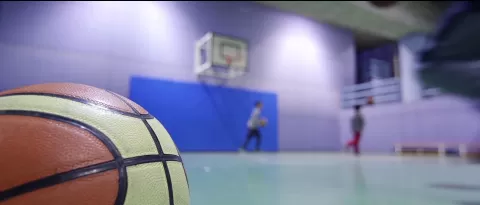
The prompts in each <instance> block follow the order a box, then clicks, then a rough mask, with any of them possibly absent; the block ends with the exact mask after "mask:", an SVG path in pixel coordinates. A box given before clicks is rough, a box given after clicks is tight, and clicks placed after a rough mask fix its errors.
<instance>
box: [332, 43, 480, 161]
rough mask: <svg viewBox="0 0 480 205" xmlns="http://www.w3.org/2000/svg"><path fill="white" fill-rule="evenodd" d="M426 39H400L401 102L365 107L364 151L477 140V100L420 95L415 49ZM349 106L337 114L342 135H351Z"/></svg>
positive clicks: (344, 138)
mask: <svg viewBox="0 0 480 205" xmlns="http://www.w3.org/2000/svg"><path fill="white" fill-rule="evenodd" d="M426 43H427V39H426V38H424V37H423V36H420V35H412V36H407V37H405V38H404V39H402V40H401V41H400V42H399V64H400V69H401V71H400V74H401V83H402V98H403V100H404V102H403V103H398V104H386V105H376V106H374V107H366V108H365V109H364V110H363V112H364V114H365V118H366V128H365V131H364V133H363V140H362V148H363V149H364V151H372V152H392V151H393V145H394V144H395V143H400V142H407V143H432V142H445V143H479V142H480V129H479V128H480V127H479V125H478V122H479V120H480V114H479V112H478V111H479V109H478V108H480V107H479V106H478V105H477V104H476V103H474V102H471V101H467V100H465V99H461V98H457V97H452V96H440V97H435V98H431V99H422V97H421V83H420V82H419V81H418V79H417V75H416V72H417V71H418V68H419V66H420V64H419V63H418V62H417V55H416V53H417V52H418V51H420V50H421V49H422V48H423V47H424V46H425V45H426ZM352 113H353V111H352V110H344V111H342V112H341V114H340V121H341V139H342V142H343V143H345V142H346V141H347V140H348V139H350V138H351V133H350V117H351V116H352Z"/></svg>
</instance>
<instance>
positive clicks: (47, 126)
mask: <svg viewBox="0 0 480 205" xmlns="http://www.w3.org/2000/svg"><path fill="white" fill-rule="evenodd" d="M111 160H113V155H112V154H111V153H110V151H109V150H108V148H107V147H106V146H105V145H104V144H103V143H102V142H101V141H100V140H99V139H98V138H97V137H95V136H94V135H93V134H91V133H90V132H88V131H87V130H85V129H82V128H79V127H77V126H74V125H70V124H67V123H65V122H59V121H55V120H50V119H45V118H40V117H31V116H13V115H0V164H1V165H5V166H2V168H0V176H1V180H0V192H1V191H5V190H7V189H10V188H13V187H15V186H19V185H21V184H24V183H27V182H30V181H33V180H36V179H40V178H44V177H47V176H51V175H55V174H58V173H62V172H67V171H70V170H73V169H77V168H82V167H86V166H90V165H94V164H99V163H103V162H107V161H111Z"/></svg>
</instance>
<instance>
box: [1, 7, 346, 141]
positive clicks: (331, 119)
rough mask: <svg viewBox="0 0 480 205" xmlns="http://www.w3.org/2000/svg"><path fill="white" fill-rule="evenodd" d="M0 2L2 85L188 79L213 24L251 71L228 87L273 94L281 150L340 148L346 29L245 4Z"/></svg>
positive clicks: (113, 84)
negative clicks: (241, 46)
mask: <svg viewBox="0 0 480 205" xmlns="http://www.w3.org/2000/svg"><path fill="white" fill-rule="evenodd" d="M0 5H1V6H0V9H1V12H0V30H1V32H0V69H1V75H0V89H9V88H13V87H17V86H22V85H27V84H34V83H43V82H52V81H63V82H65V81H68V82H77V83H85V84H90V85H94V86H98V87H102V88H107V89H110V90H113V91H115V92H118V93H120V94H123V95H127V94H128V89H129V86H128V81H129V78H130V76H132V75H142V76H151V77H159V78H166V79H173V80H178V81H195V79H196V77H195V75H194V74H193V72H192V70H193V49H194V41H195V40H197V39H198V38H200V37H201V36H203V35H204V34H205V33H206V32H209V31H214V32H219V33H223V34H227V35H233V36H238V37H241V38H244V39H248V40H249V43H250V56H249V57H250V70H251V72H250V73H249V74H247V75H246V76H244V77H241V78H238V79H236V80H233V81H232V82H230V86H233V87H243V88H248V89H255V90H263V91H273V92H276V93H277V94H278V98H279V127H280V128H279V129H280V130H279V147H280V149H281V150H336V149H338V148H339V146H340V141H339V120H338V114H339V112H340V106H339V105H340V103H339V102H340V94H339V93H340V92H339V90H340V88H341V87H342V85H343V84H352V83H353V82H354V62H355V59H354V58H355V57H354V47H353V44H354V43H353V38H352V34H351V33H349V32H346V31H343V30H341V29H337V28H334V27H332V26H329V25H323V24H319V23H316V22H313V21H311V20H309V19H306V18H303V17H299V16H295V15H292V14H288V13H283V12H280V11H277V10H273V9H269V8H266V7H263V6H260V5H257V4H255V3H252V2H134V3H133V2H115V3H113V2H34V3H33V2H29V3H26V2H19V3H4V2H2V3H0ZM165 100H168V98H166V99H165Z"/></svg>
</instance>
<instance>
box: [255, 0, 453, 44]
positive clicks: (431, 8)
mask: <svg viewBox="0 0 480 205" xmlns="http://www.w3.org/2000/svg"><path fill="white" fill-rule="evenodd" d="M256 2H257V3H260V4H264V5H267V6H271V7H275V8H278V9H280V10H284V11H288V12H293V13H297V14H300V15H303V16H306V17H309V18H311V19H314V20H317V21H320V22H324V23H329V24H332V25H336V26H338V27H342V28H346V29H349V30H352V31H353V32H354V34H355V39H356V41H357V44H358V45H357V46H359V47H360V48H368V47H374V46H377V45H380V44H383V43H385V42H389V41H394V40H396V39H399V38H401V37H403V36H405V35H407V34H409V33H418V32H430V31H431V30H433V28H435V25H436V22H437V20H438V18H439V16H440V15H441V14H442V12H443V11H444V10H445V9H446V8H447V6H448V5H449V4H448V2H447V3H445V2H434V1H399V2H398V3H397V4H396V5H395V6H393V7H389V8H386V9H378V8H376V7H374V6H372V5H371V4H370V3H369V2H367V1H256Z"/></svg>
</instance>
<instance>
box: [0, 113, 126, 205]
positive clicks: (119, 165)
mask: <svg viewBox="0 0 480 205" xmlns="http://www.w3.org/2000/svg"><path fill="white" fill-rule="evenodd" d="M0 115H20V116H31V117H40V118H45V119H50V120H55V121H59V122H63V123H67V124H70V125H73V126H76V127H79V128H81V129H83V130H86V131H88V132H89V133H91V134H92V135H94V136H95V137H97V139H99V140H100V141H101V142H102V143H103V144H104V145H105V146H106V147H107V149H108V150H109V151H110V153H111V154H112V155H113V157H114V161H113V162H114V164H115V165H116V166H115V167H114V168H116V169H118V174H119V176H118V177H119V188H118V193H117V199H116V201H115V204H116V205H122V204H123V203H124V201H125V197H126V194H127V191H126V189H127V171H126V167H125V166H124V165H123V158H122V156H121V154H120V151H119V150H118V149H117V147H116V146H115V144H114V143H113V142H112V141H111V140H110V139H109V138H108V137H107V136H106V135H105V134H103V133H102V132H101V131H99V130H97V129H96V128H94V127H92V126H90V125H88V124H85V123H83V122H80V121H78V120H74V119H70V118H67V117H63V116H59V115H54V114H50V113H43V112H36V111H24V110H0ZM99 166H100V165H99ZM103 166H110V165H108V164H107V165H103ZM100 168H101V166H100V167H90V169H87V168H81V169H78V170H83V172H85V173H90V174H95V172H92V170H94V169H100ZM114 168H112V169H114ZM70 172H72V173H81V172H78V171H77V170H71V171H69V172H66V173H64V175H65V176H63V177H64V178H63V179H68V177H67V176H70V175H69V174H68V173H70ZM77 175H78V174H77ZM55 176H56V175H53V176H51V177H52V178H50V179H52V180H53V181H50V180H46V181H43V182H42V183H47V184H48V185H49V186H53V185H55V184H58V183H62V182H64V181H66V180H64V181H61V180H60V181H58V180H57V181H55V180H56V179H57V178H55ZM83 176H86V175H83ZM65 177H66V178H65ZM72 179H75V178H71V179H70V180H72ZM31 183H33V182H31ZM27 184H29V183H27ZM22 186H23V185H22ZM29 186H34V187H37V186H38V185H35V184H34V185H29ZM44 187H45V186H44ZM40 188H41V187H40ZM19 190H20V191H22V192H18V191H17V192H11V193H10V194H16V195H19V194H24V193H27V192H30V191H33V190H35V189H31V188H28V187H27V188H23V189H19ZM3 194H4V193H3V192H0V196H3ZM5 197H6V198H10V197H13V196H10V197H9V195H8V193H7V194H5ZM2 200H3V197H0V201H2Z"/></svg>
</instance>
